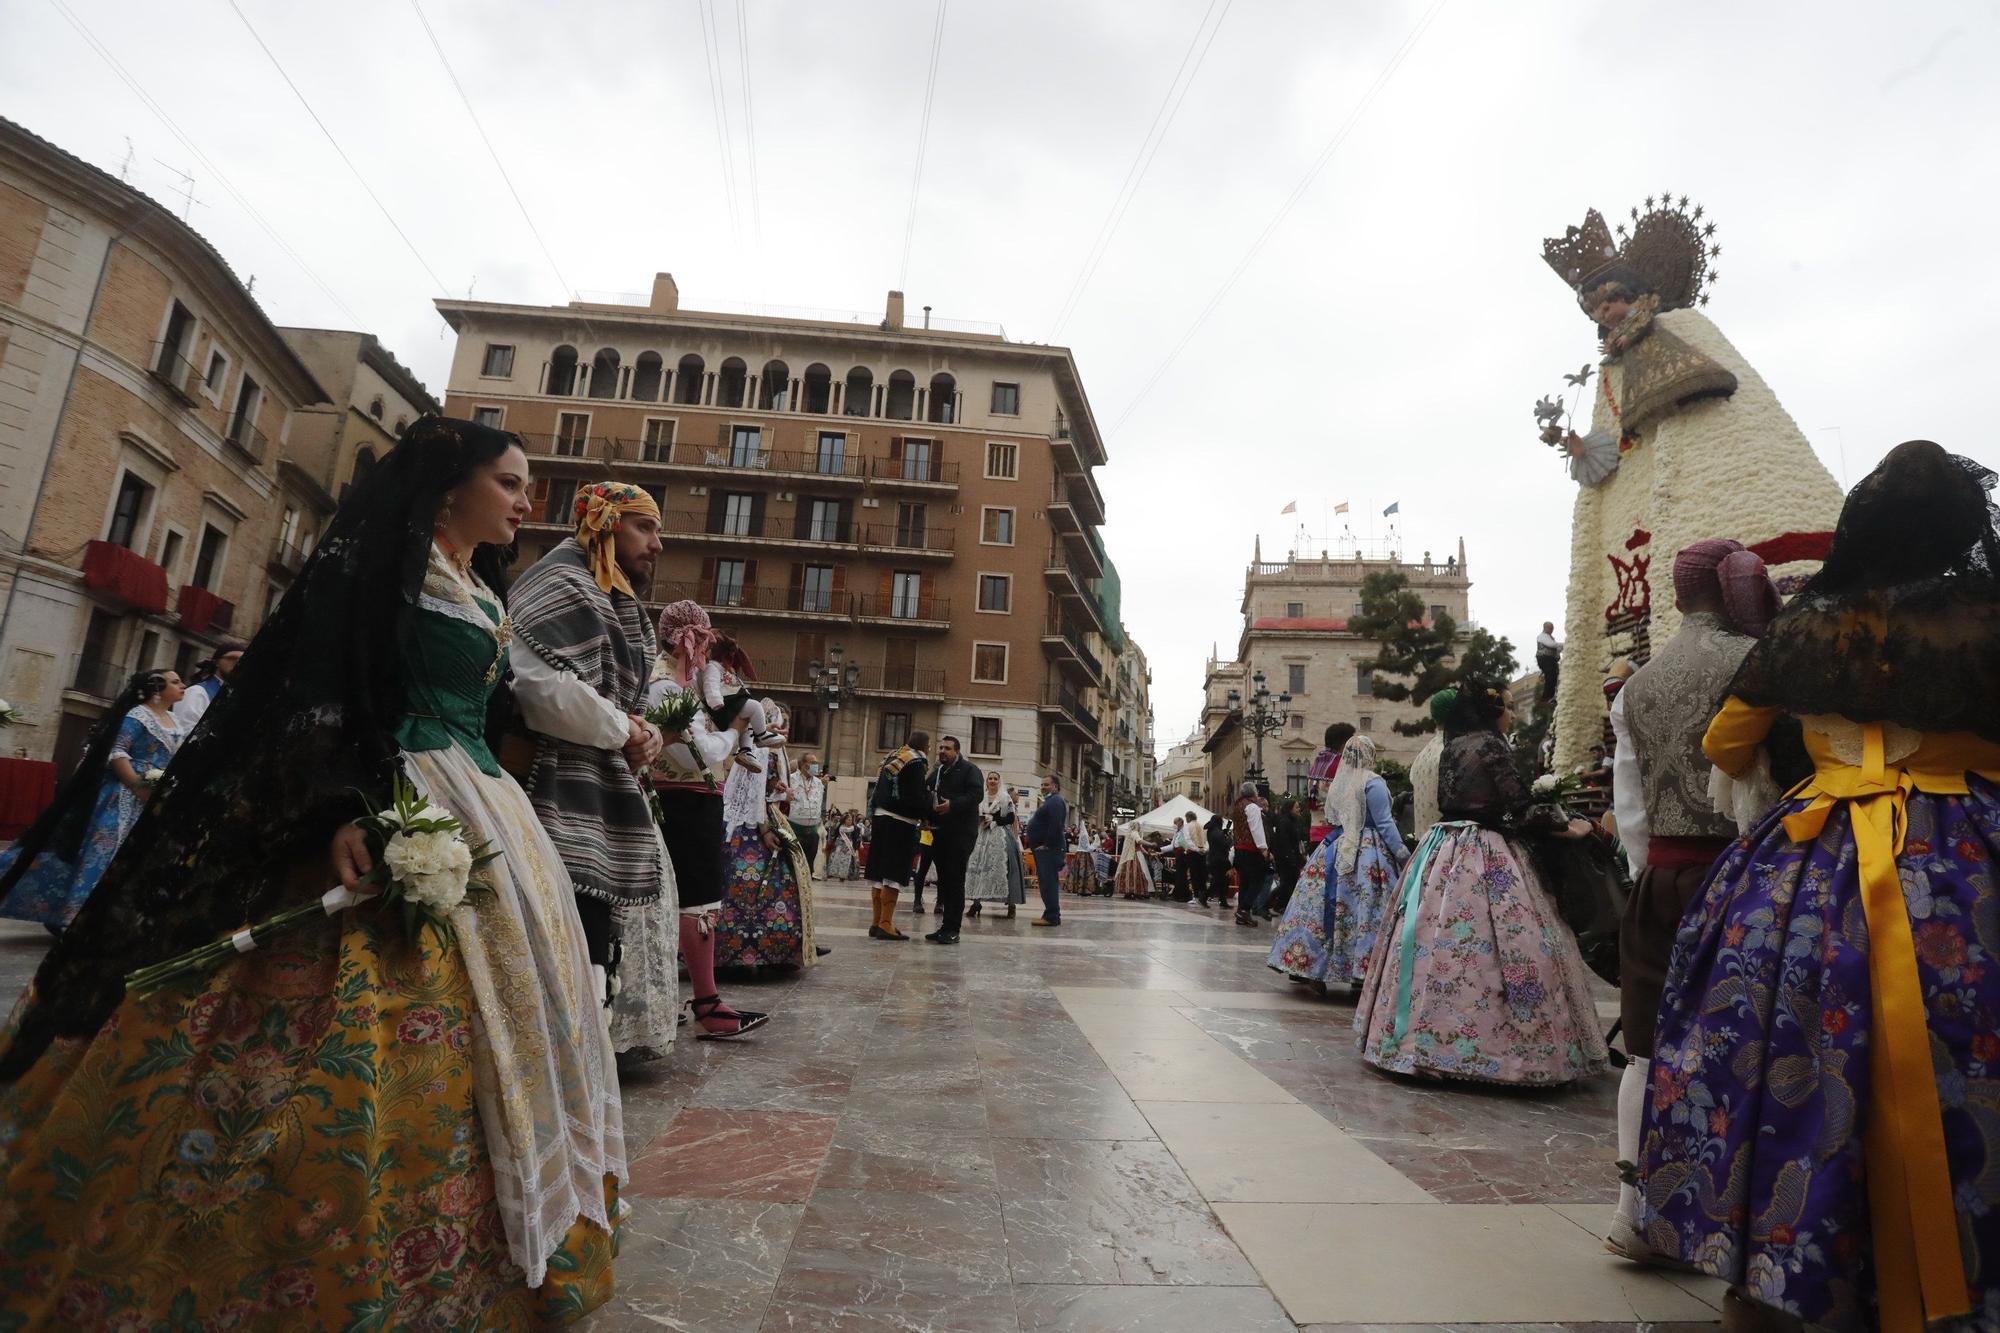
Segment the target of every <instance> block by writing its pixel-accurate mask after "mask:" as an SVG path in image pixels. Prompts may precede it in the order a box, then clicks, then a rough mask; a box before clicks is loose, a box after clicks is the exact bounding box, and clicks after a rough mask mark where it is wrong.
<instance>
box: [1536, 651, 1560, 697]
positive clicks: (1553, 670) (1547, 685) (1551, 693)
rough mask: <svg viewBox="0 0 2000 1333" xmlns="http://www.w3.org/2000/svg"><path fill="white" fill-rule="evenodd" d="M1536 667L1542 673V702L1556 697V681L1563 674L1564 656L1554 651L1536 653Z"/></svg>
mask: <svg viewBox="0 0 2000 1333" xmlns="http://www.w3.org/2000/svg"><path fill="white" fill-rule="evenodd" d="M1535 667H1536V669H1537V670H1539V671H1540V672H1541V673H1542V702H1543V703H1547V702H1548V701H1549V700H1551V699H1553V698H1555V697H1556V681H1557V680H1558V679H1559V678H1560V677H1561V676H1562V658H1561V657H1560V656H1558V655H1556V654H1554V653H1546V654H1544V653H1536V654H1535Z"/></svg>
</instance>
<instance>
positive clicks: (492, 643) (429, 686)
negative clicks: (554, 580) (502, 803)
mask: <svg viewBox="0 0 2000 1333" xmlns="http://www.w3.org/2000/svg"><path fill="white" fill-rule="evenodd" d="M473 600H474V605H476V606H477V607H478V608H479V611H480V613H481V614H483V615H484V616H485V619H486V623H485V624H483V625H476V624H474V623H472V621H471V620H470V619H465V618H462V617H461V615H458V614H452V613H451V612H450V611H447V610H442V609H433V608H434V607H436V606H437V605H438V603H436V602H434V601H432V600H431V599H430V598H428V597H427V598H425V599H424V600H423V602H421V603H420V604H419V605H418V607H417V611H416V613H415V614H414V615H412V616H411V617H410V620H409V627H408V628H407V629H405V630H404V631H403V634H402V636H401V640H402V649H403V691H404V699H405V703H406V706H407V708H408V709H409V711H408V713H407V714H405V716H404V718H403V721H402V724H401V725H400V726H398V727H397V728H396V742H397V744H399V745H401V746H402V747H403V749H405V750H412V751H421V750H444V749H449V748H450V747H451V746H452V744H453V743H454V742H456V743H457V745H458V747H459V748H460V749H462V750H464V751H465V752H466V753H467V754H468V755H470V756H472V761H473V762H474V763H475V764H477V765H479V771H480V772H482V773H485V774H487V775H488V776H490V777H496V778H497V777H499V776H500V771H501V770H500V761H499V760H497V759H495V758H494V757H493V752H492V751H491V750H490V749H488V748H487V746H486V701H487V700H488V699H489V698H491V697H492V694H493V691H494V690H495V689H496V688H497V687H498V685H499V681H500V673H499V672H497V671H494V670H493V668H494V666H495V664H496V660H497V659H498V658H499V656H500V653H501V651H502V649H501V646H500V641H499V638H498V637H497V635H496V633H495V628H496V627H497V626H498V625H499V623H500V608H499V607H498V606H495V605H494V604H492V603H490V602H488V601H487V600H486V599H485V598H483V597H482V598H475V599H473ZM463 609H464V608H462V607H461V606H459V605H457V604H454V605H453V606H452V607H451V611H462V610H463Z"/></svg>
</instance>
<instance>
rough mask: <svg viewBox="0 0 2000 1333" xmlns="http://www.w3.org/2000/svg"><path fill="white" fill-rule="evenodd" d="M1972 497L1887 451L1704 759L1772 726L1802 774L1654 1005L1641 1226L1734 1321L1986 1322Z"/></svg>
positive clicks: (1723, 865)
mask: <svg viewBox="0 0 2000 1333" xmlns="http://www.w3.org/2000/svg"><path fill="white" fill-rule="evenodd" d="M1993 483H1994V474H1993V473H1992V472H1990V471H1987V470H1986V469H1984V468H1982V467H1979V466H1978V465H1976V464H1973V463H1971V462H1969V461H1967V460H1965V459H1955V458H1953V457H1952V456H1951V455H1948V454H1946V453H1945V452H1944V451H1943V450H1942V449H1940V448H1938V446H1937V445H1935V444H1932V443H1930V442H1929V441H1915V442H1912V443H1909V444H1903V445H1899V446H1897V448H1896V449H1894V450H1893V451H1891V452H1890V454H1889V456H1888V458H1887V459H1886V460H1885V461H1884V462H1883V463H1882V465H1881V466H1880V467H1878V468H1876V469H1875V471H1874V472H1872V473H1870V474H1869V475H1868V476H1867V477H1866V478H1865V479H1864V480H1863V481H1862V482H1861V483H1860V484H1859V485H1857V486H1856V487H1855V488H1854V491H1853V493H1852V494H1851V495H1850V496H1849V497H1848V498H1847V502H1846V504H1845V506H1844V508H1843V509H1842V511H1841V515H1840V523H1839V526H1838V528H1837V529H1836V531H1835V534H1834V539H1833V544H1832V547H1831V549H1830V550H1829V551H1828V553H1827V558H1826V563H1825V565H1824V567H1823V568H1822V569H1821V570H1820V572H1819V573H1818V574H1816V575H1814V576H1813V578H1812V580H1811V581H1810V582H1809V583H1807V585H1806V586H1805V588H1804V589H1803V590H1802V591H1801V592H1800V593H1799V594H1798V596H1797V597H1796V598H1794V599H1793V601H1792V603H1791V605H1790V606H1788V607H1787V608H1786V609H1785V610H1784V611H1783V612H1782V613H1780V615H1779V616H1778V617H1777V619H1776V620H1775V621H1773V622H1772V624H1771V628H1770V630H1769V632H1768V633H1767V634H1766V635H1765V637H1764V638H1763V639H1761V640H1760V641H1759V642H1758V644H1757V646H1756V647H1754V648H1752V649H1751V650H1750V655H1749V656H1748V657H1747V658H1746V659H1745V660H1744V663H1743V665H1742V667H1741V668H1739V670H1738V672H1737V675H1736V678H1735V680H1734V682H1733V683H1732V685H1731V687H1730V697H1729V699H1728V701H1727V702H1726V703H1725V705H1724V706H1723V709H1722V711H1721V713H1720V714H1719V715H1718V716H1717V717H1716V718H1715V720H1714V722H1713V723H1711V724H1710V726H1709V729H1708V735H1707V738H1706V740H1705V741H1704V743H1703V748H1704V750H1705V751H1706V752H1707V754H1708V756H1709V758H1710V759H1711V760H1712V761H1713V762H1714V763H1715V764H1716V766H1717V767H1719V768H1721V769H1722V770H1723V771H1724V772H1726V773H1729V774H1731V775H1732V776H1738V777H1740V776H1743V775H1745V774H1747V773H1748V771H1749V770H1750V769H1751V768H1752V766H1753V765H1754V763H1755V758H1756V751H1757V747H1758V745H1759V743H1760V742H1761V741H1762V740H1763V739H1764V737H1765V736H1766V734H1767V733H1768V732H1769V731H1770V729H1771V727H1772V726H1773V724H1774V722H1775V721H1776V720H1777V719H1778V716H1779V714H1780V713H1781V712H1782V713H1785V714H1789V715H1791V716H1793V717H1796V718H1798V719H1799V720H1800V721H1802V722H1803V724H1804V727H1805V744H1806V748H1807V750H1808V751H1809V752H1810V754H1811V757H1812V760H1813V764H1814V769H1815V771H1814V774H1813V776H1812V777H1811V778H1810V779H1808V780H1807V781H1806V782H1805V783H1804V784H1802V785H1801V786H1800V787H1798V788H1795V789H1794V790H1793V791H1792V792H1791V794H1790V796H1789V797H1788V798H1786V799H1785V800H1782V801H1780V802H1779V803H1778V804H1777V806H1776V807H1774V808H1773V809H1772V810H1771V811H1770V812H1769V813H1768V814H1767V815H1766V816H1765V817H1764V819H1763V820H1762V821H1761V822H1760V823H1759V824H1757V825H1756V826H1755V827H1753V828H1752V829H1751V830H1750V831H1749V832H1748V833H1747V834H1746V835H1745V836H1744V837H1743V839H1742V840H1741V841H1739V842H1737V843H1736V844H1735V845H1734V846H1733V847H1732V848H1731V850H1729V851H1728V852H1727V853H1725V854H1724V856H1723V857H1722V859H1721V860H1719V861H1717V862H1716V864H1715V866H1714V868H1713V869H1712V870H1711V871H1710V873H1709V880H1708V884H1707V888H1706V890H1705V892H1704V895H1703V897H1702V898H1701V899H1699V900H1698V901H1697V903H1696V904H1695V905H1694V906H1693V907H1692V908H1691V909H1690V910H1689V912H1688V915H1687V916H1686V917H1685V918H1683V920H1682V923H1681V932H1680V938H1679V942H1678V943H1677V945H1676V946H1675V949H1674V953H1673V957H1672V961H1671V962H1670V964H1669V966H1668V971H1667V980H1666V988H1665V992H1664V994H1663V996H1662V999H1661V1003H1660V1013H1659V1026H1658V1033H1657V1038H1656V1042H1655V1048H1654V1059H1653V1064H1652V1088H1653V1095H1652V1097H1651V1098H1650V1100H1649V1105H1648V1109H1647V1112H1646V1120H1645V1131H1644V1137H1643V1141H1642V1148H1641V1155H1640V1162H1639V1175H1640V1181H1639V1186H1640V1195H1641V1199H1642V1210H1641V1224H1642V1228H1643V1233H1644V1236H1645V1239H1646V1240H1647V1242H1648V1243H1649V1244H1651V1245H1652V1246H1653V1248H1655V1249H1656V1250H1660V1251H1663V1252H1665V1253H1667V1254H1669V1255H1678V1256H1679V1257H1680V1258H1681V1259H1683V1260H1685V1261H1687V1262H1689V1263H1692V1264H1694V1265H1696V1266H1697V1267H1699V1268H1702V1269H1704V1270H1706V1271H1707V1272H1709V1273H1713V1274H1715V1275H1716V1276H1718V1277H1721V1278H1724V1279H1726V1280H1728V1281H1729V1282H1731V1283H1733V1284H1735V1290H1733V1291H1732V1293H1731V1296H1732V1300H1733V1302H1741V1301H1742V1300H1743V1298H1744V1297H1747V1298H1749V1300H1750V1301H1753V1302H1756V1303H1757V1304H1755V1305H1747V1306H1739V1308H1738V1309H1737V1311H1736V1314H1737V1315H1738V1316H1739V1317H1740V1316H1742V1315H1744V1314H1746V1313H1750V1312H1755V1311H1757V1310H1758V1309H1759V1308H1760V1307H1768V1308H1771V1309H1775V1310H1781V1311H1785V1312H1787V1313H1788V1314H1789V1315H1790V1316H1792V1317H1794V1318H1795V1319H1804V1320H1806V1321H1809V1322H1811V1323H1812V1324H1814V1325H1815V1326H1820V1325H1824V1326H1826V1327H1829V1328H1833V1329H1839V1330H1849V1329H1872V1328H1877V1327H1879V1328H1882V1329H1885V1330H1889V1331H1890V1333H1905V1331H1909V1333H1914V1331H1915V1330H1918V1329H1921V1328H1922V1327H1924V1325H1925V1323H1926V1321H1931V1322H1930V1323H1929V1327H1930V1328H1932V1329H1933V1330H1935V1329H1940V1328H1946V1327H1949V1328H1953V1329H1961V1328H1965V1329H1970V1328H1978V1329H1991V1328H1995V1327H2000V1036H1996V1027H2000V1018H1997V1017H1996V1016H2000V967H1996V965H1995V964H1996V960H2000V889H1996V884H1995V879H1994V867H1995V866H1996V865H2000V577H1996V575H2000V540H1996V537H1995V534H1994V511H1993V510H1992V509H1991V508H1990V507H1989V501H1988V496H1987V491H1988V490H1990V489H1991V487H1992V486H1993ZM1766 1322H1769V1321H1766Z"/></svg>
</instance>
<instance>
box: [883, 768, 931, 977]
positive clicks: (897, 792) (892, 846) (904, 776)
mask: <svg viewBox="0 0 2000 1333" xmlns="http://www.w3.org/2000/svg"><path fill="white" fill-rule="evenodd" d="M930 744H931V738H930V733H929V732H924V731H913V732H911V733H910V738H909V739H908V740H906V741H904V742H903V744H902V746H901V747H899V748H898V749H897V750H896V751H895V752H894V753H893V754H891V755H889V756H888V757H887V758H885V759H884V760H883V761H882V767H881V769H880V770H879V771H878V772H877V773H876V775H875V812H874V831H873V835H872V837H871V839H870V842H869V846H868V877H869V878H870V879H871V880H873V881H874V889H873V894H872V896H873V897H874V900H875V919H874V921H873V923H872V924H870V925H869V927H868V938H869V939H871V940H907V939H908V938H910V937H909V936H908V935H905V934H904V933H903V932H902V931H900V930H898V929H897V928H896V899H897V898H898V897H900V896H901V895H902V891H903V889H904V887H905V886H907V885H908V884H909V882H910V870H911V867H912V866H913V865H914V864H915V863H916V859H917V837H918V835H919V834H920V833H921V832H922V831H923V828H924V822H925V821H926V820H928V819H929V818H930V817H931V814H932V811H933V810H934V809H935V803H934V801H933V800H932V797H931V790H930V760H929V759H927V758H926V757H925V755H924V752H925V751H926V750H928V749H929V748H930Z"/></svg>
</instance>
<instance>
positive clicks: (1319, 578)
mask: <svg viewBox="0 0 2000 1333" xmlns="http://www.w3.org/2000/svg"><path fill="white" fill-rule="evenodd" d="M1390 571H1394V572H1397V573H1400V574H1402V575H1403V577H1404V578H1405V579H1407V580H1408V582H1409V586H1410V588H1411V590H1412V591H1414V592H1416V593H1417V594H1418V595H1420V596H1421V597H1422V598H1423V599H1424V604H1425V606H1426V607H1427V608H1428V610H1429V614H1430V615H1431V616H1432V617H1436V616H1439V615H1449V616H1450V617H1451V618H1452V620H1453V621H1454V622H1456V623H1457V624H1458V625H1459V626H1460V627H1461V628H1463V629H1470V628H1472V622H1471V620H1470V619H1469V618H1468V615H1467V596H1468V593H1469V590H1470V589H1471V586H1472V583H1471V579H1470V578H1469V576H1468V574H1467V571H1466V564H1465V543H1464V542H1463V541H1461V542H1459V544H1458V552H1457V554H1456V555H1450V556H1447V557H1446V558H1445V559H1444V560H1441V561H1440V560H1434V559H1432V557H1431V553H1430V552H1428V551H1426V552H1424V553H1423V556H1422V558H1421V559H1419V560H1405V559H1403V558H1402V554H1401V552H1400V550H1399V549H1396V548H1394V547H1391V546H1389V545H1387V544H1384V545H1381V546H1379V547H1378V548H1377V549H1376V550H1373V551H1368V550H1364V549H1355V550H1354V551H1353V552H1352V554H1351V555H1345V554H1343V555H1335V554H1330V553H1328V552H1325V551H1322V552H1321V553H1320V554H1319V555H1318V556H1311V555H1299V554H1296V553H1295V554H1292V555H1289V556H1287V557H1286V558H1285V559H1283V560H1276V561H1267V560H1265V559H1263V558H1262V552H1261V550H1259V551H1258V552H1256V553H1255V554H1253V556H1252V558H1251V563H1250V566H1249V568H1248V569H1247V570H1245V572H1244V577H1243V601H1242V606H1241V610H1242V615H1243V629H1242V632H1241V633H1240V635H1239V636H1238V639H1237V644H1236V655H1235V657H1234V659H1232V660H1228V661H1223V660H1218V659H1216V658H1214V657H1211V658H1210V660H1209V663H1208V669H1207V675H1206V685H1205V699H1204V711H1203V733H1204V736H1205V737H1206V739H1205V741H1204V751H1205V753H1206V754H1207V756H1208V760H1209V774H1208V782H1209V789H1210V790H1211V791H1213V792H1221V791H1226V790H1228V789H1229V786H1228V784H1229V783H1230V782H1232V781H1240V780H1241V779H1242V777H1243V776H1244V775H1245V774H1246V773H1247V771H1248V770H1249V769H1250V768H1251V767H1253V766H1254V765H1255V762H1256V753H1257V737H1256V736H1255V734H1254V733H1253V732H1252V731H1251V730H1250V729H1248V728H1247V727H1246V726H1245V725H1244V722H1245V718H1244V708H1245V707H1247V706H1248V702H1249V700H1250V698H1251V697H1252V695H1253V694H1254V693H1255V691H1256V688H1257V684H1256V677H1257V675H1258V673H1260V672H1261V673H1262V674H1263V677H1264V688H1265V690H1267V691H1268V692H1269V694H1270V696H1271V698H1270V700H1269V702H1268V703H1267V704H1266V710H1267V712H1275V713H1277V714H1278V715H1279V717H1280V718H1281V721H1280V724H1279V727H1278V730H1277V731H1275V732H1272V733H1268V734H1266V735H1265V736H1264V738H1263V753H1264V775H1265V777H1266V779H1267V780H1268V781H1269V782H1270V784H1271V786H1272V788H1273V789H1274V790H1277V791H1286V790H1291V791H1304V790H1305V788H1306V773H1307V770H1308V769H1309V768H1310V767H1311V765H1312V757H1313V755H1314V754H1315V753H1317V752H1318V750H1319V746H1320V742H1321V738H1322V736H1323V734H1324V732H1325V730H1326V727H1327V724H1328V723H1331V722H1351V723H1353V724H1354V726H1355V727H1356V728H1357V729H1359V730H1361V731H1363V732H1366V733H1367V734H1368V735H1370V736H1372V737H1374V738H1375V742H1376V744H1377V745H1378V746H1379V747H1380V748H1381V754H1382V757H1383V758H1385V759H1392V760H1395V761H1396V762H1397V763H1401V764H1407V763H1409V762H1410V761H1411V760H1412V759H1414V758H1415V757H1416V754H1417V751H1418V750H1420V749H1422V748H1423V745H1424V741H1425V739H1426V738H1425V737H1423V736H1405V735H1402V734H1400V733H1399V732H1397V731H1396V730H1395V724H1396V723H1397V722H1399V721H1415V720H1417V719H1419V718H1421V717H1423V716H1424V713H1423V709H1422V707H1421V706H1420V705H1418V704H1416V703H1414V702H1411V701H1408V700H1405V701H1403V702H1400V703H1392V702H1391V701H1389V700H1387V699H1382V698H1379V697H1377V696H1376V694H1375V693H1374V689H1373V685H1372V682H1371V679H1370V678H1371V676H1372V675H1373V673H1372V672H1371V671H1369V670H1368V668H1366V667H1365V666H1363V665H1362V664H1363V663H1364V662H1367V661H1368V660H1369V659H1371V658H1373V657H1374V656H1375V654H1376V653H1378V652H1379V651H1381V644H1380V642H1379V641H1378V640H1375V639H1367V638H1362V637H1361V636H1360V635H1357V634H1354V633H1352V632H1351V631H1349V630H1348V628H1347V621H1348V618H1349V617H1350V616H1352V615H1353V614H1354V613H1355V612H1357V611H1359V610H1360V609H1361V584H1362V581H1363V580H1364V579H1366V578H1367V577H1368V576H1369V575H1371V574H1376V573H1383V572H1390ZM1231 691H1234V692H1235V694H1236V697H1237V701H1238V702H1237V704H1236V705H1234V706H1232V705H1231V704H1230V702H1229V693H1230V692H1231ZM1285 694H1288V695H1290V696H1291V697H1290V699H1289V700H1288V701H1286V702H1283V703H1280V702H1279V700H1278V696H1279V695H1285Z"/></svg>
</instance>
